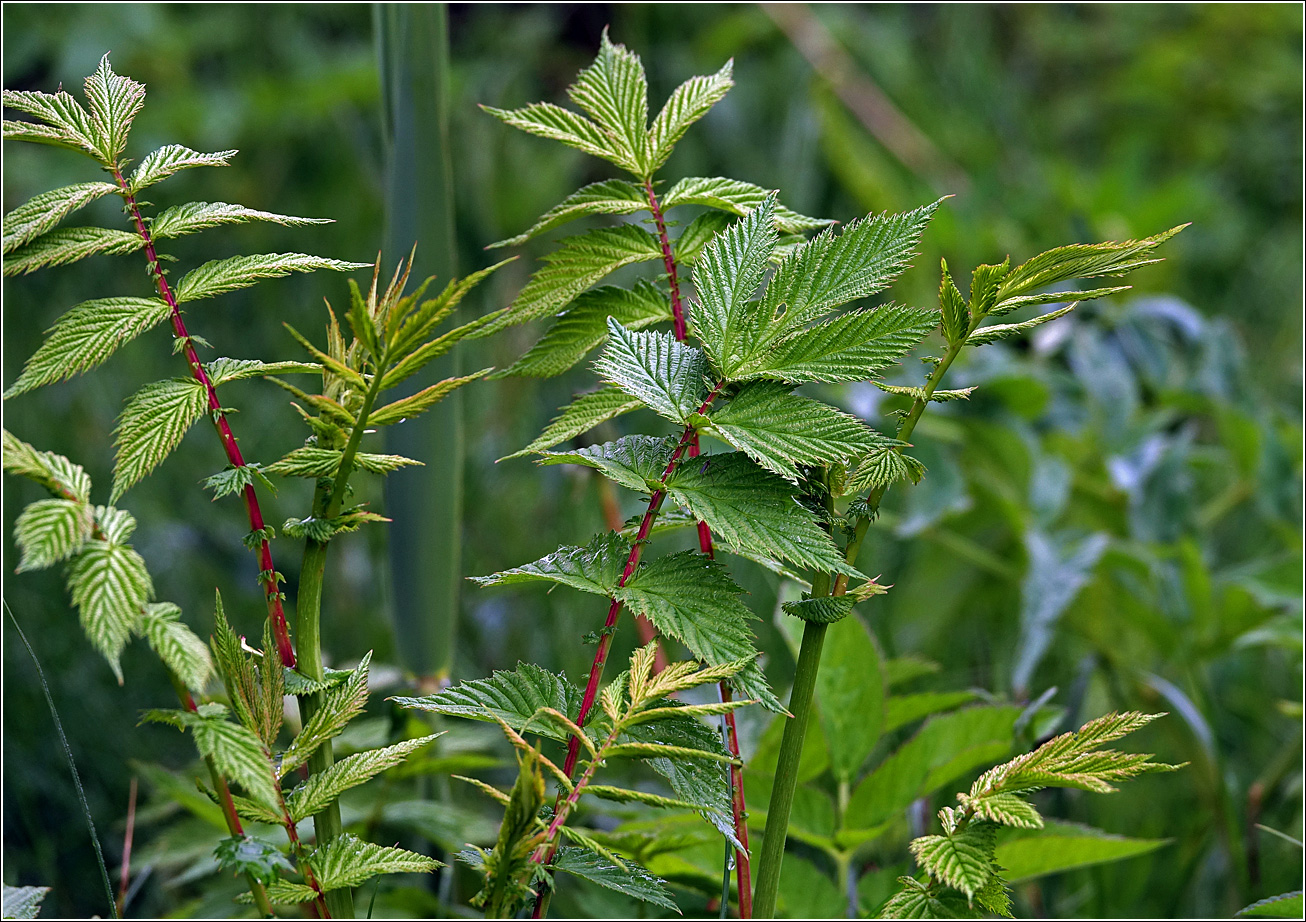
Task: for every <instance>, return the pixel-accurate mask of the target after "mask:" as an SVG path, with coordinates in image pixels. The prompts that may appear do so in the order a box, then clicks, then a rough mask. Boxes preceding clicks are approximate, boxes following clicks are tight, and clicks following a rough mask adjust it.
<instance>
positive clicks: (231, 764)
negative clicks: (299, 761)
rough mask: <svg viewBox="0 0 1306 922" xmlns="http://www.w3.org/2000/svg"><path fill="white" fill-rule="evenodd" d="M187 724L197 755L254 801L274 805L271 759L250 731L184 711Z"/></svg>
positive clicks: (227, 722) (218, 718)
mask: <svg viewBox="0 0 1306 922" xmlns="http://www.w3.org/2000/svg"><path fill="white" fill-rule="evenodd" d="M183 713H185V712H183ZM186 724H187V725H188V726H189V727H190V729H191V733H192V735H193V736H194V737H195V747H196V748H197V749H199V751H200V755H202V756H204V757H205V758H211V759H212V760H213V762H214V764H215V765H217V767H218V771H220V772H221V773H222V774H224V775H226V776H227V777H228V778H229V779H230V780H232V781H234V782H236V783H237V784H239V785H240V786H241V787H243V788H244V789H245V793H246V794H248V795H249V796H250V797H251V798H252V799H253V800H254V801H255V802H256V803H258V804H260V805H262V806H266V807H275V806H276V803H277V791H276V787H275V786H274V785H273V781H272V779H273V774H272V763H271V761H269V759H268V753H267V751H266V750H265V749H264V748H263V743H262V741H261V740H260V739H259V738H258V737H257V736H255V735H254V733H253V731H251V730H248V729H246V728H245V727H242V726H240V725H239V724H234V723H232V722H231V721H229V720H225V719H223V718H221V717H212V718H204V717H200V716H199V715H195V714H189V713H186Z"/></svg>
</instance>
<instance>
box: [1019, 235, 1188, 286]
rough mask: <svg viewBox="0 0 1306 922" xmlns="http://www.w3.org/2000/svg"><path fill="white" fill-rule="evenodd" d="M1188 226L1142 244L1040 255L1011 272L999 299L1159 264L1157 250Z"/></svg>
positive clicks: (1082, 246)
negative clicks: (1155, 263) (1068, 281)
mask: <svg viewBox="0 0 1306 922" xmlns="http://www.w3.org/2000/svg"><path fill="white" fill-rule="evenodd" d="M1187 226H1188V225H1186V224H1183V225H1180V226H1179V227H1172V228H1171V229H1170V230H1168V231H1163V232H1162V233H1159V234H1156V235H1154V236H1152V237H1144V238H1143V239H1142V240H1126V241H1124V242H1123V243H1113V242H1109V241H1108V242H1106V243H1078V244H1072V245H1071V246H1064V247H1058V248H1056V249H1055V250H1048V251H1047V252H1046V253H1040V254H1039V255H1038V256H1035V257H1034V258H1033V259H1030V260H1028V261H1027V262H1025V263H1022V264H1021V265H1019V266H1017V267H1016V268H1015V269H1012V270H1011V272H1010V273H1009V274H1008V275H1007V276H1006V277H1005V278H1004V279H1003V280H1002V284H1001V285H999V286H998V290H997V294H996V299H997V300H998V301H999V302H1002V301H1006V300H1007V299H1008V298H1013V297H1017V296H1019V295H1025V294H1029V293H1030V292H1032V291H1035V290H1036V289H1039V288H1046V287H1047V286H1048V285H1055V284H1056V283H1057V282H1064V281H1067V280H1069V279H1089V278H1097V277H1099V276H1103V275H1124V274H1126V273H1128V272H1131V271H1132V270H1134V269H1137V268H1138V267H1140V266H1146V265H1150V264H1151V263H1154V262H1158V261H1159V258H1158V257H1155V256H1154V255H1153V254H1154V253H1155V251H1156V248H1157V247H1158V246H1160V245H1161V244H1163V243H1165V242H1166V241H1167V240H1169V239H1170V238H1171V237H1173V236H1174V235H1175V234H1177V233H1179V232H1180V231H1181V230H1183V229H1184V228H1185V227H1187Z"/></svg>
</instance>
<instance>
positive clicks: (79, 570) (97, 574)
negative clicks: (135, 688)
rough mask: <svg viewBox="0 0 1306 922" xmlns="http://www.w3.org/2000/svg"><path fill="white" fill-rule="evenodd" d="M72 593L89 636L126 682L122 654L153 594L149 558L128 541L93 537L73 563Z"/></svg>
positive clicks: (69, 584) (69, 589)
mask: <svg viewBox="0 0 1306 922" xmlns="http://www.w3.org/2000/svg"><path fill="white" fill-rule="evenodd" d="M67 573H68V592H69V594H70V595H71V596H72V601H73V605H75V606H76V607H77V612H78V616H79V617H80V619H81V622H82V628H83V630H85V632H86V636H87V638H89V639H90V641H91V643H92V644H93V645H94V646H95V648H96V649H97V650H99V651H100V652H101V653H102V654H103V655H104V658H105V659H107V660H108V661H109V666H110V667H111V668H112V669H113V673H114V675H115V676H117V678H118V682H119V684H121V683H122V670H121V668H120V667H119V665H118V657H119V656H120V655H121V653H122V649H123V647H125V646H126V645H127V641H128V640H129V639H130V637H131V634H132V631H133V630H134V629H135V628H136V625H137V624H138V623H140V618H141V608H142V607H143V606H144V605H145V603H146V602H147V601H149V599H150V597H151V596H152V595H154V584H153V583H152V582H151V580H150V574H149V572H148V571H146V569H145V561H143V560H142V559H141V556H140V555H139V554H137V553H136V552H135V551H134V550H132V549H131V548H130V547H128V546H126V545H121V544H111V543H109V542H107V541H99V540H96V539H92V540H90V541H87V542H86V544H85V545H84V546H83V549H82V551H81V552H80V553H79V554H78V555H77V556H76V557H74V558H73V561H72V563H71V564H70V565H69V566H68V571H67Z"/></svg>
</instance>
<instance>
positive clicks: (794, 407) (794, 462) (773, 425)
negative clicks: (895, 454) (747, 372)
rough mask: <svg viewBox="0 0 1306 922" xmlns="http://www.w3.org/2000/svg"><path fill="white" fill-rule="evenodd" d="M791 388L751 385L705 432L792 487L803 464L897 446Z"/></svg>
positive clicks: (762, 383) (769, 383)
mask: <svg viewBox="0 0 1306 922" xmlns="http://www.w3.org/2000/svg"><path fill="white" fill-rule="evenodd" d="M790 389H791V386H790V385H787V384H775V383H771V382H765V381H764V382H757V383H755V384H747V385H745V386H744V387H743V388H741V389H740V390H739V392H738V393H737V394H736V395H735V396H734V397H733V398H732V399H731V400H730V402H729V403H728V404H726V406H725V407H723V408H722V409H720V410H718V411H716V412H715V413H713V414H712V416H711V426H710V427H709V428H708V429H707V430H706V431H707V432H710V433H711V434H713V435H716V436H718V437H719V438H721V439H722V440H724V441H725V442H728V443H729V444H730V445H731V446H733V447H734V448H737V449H739V450H740V451H743V452H745V453H746V454H747V455H748V456H749V457H750V458H752V459H753V460H754V461H756V462H757V463H758V464H760V465H762V467H764V468H766V469H767V470H769V471H773V472H775V473H777V474H779V475H780V476H781V477H784V478H786V479H787V480H790V481H793V482H794V483H797V482H798V478H799V476H800V475H799V471H798V465H800V464H802V465H820V464H831V463H833V462H836V461H849V460H851V459H853V458H856V457H859V456H860V455H863V454H865V453H866V452H868V451H870V450H871V449H872V448H875V447H883V448H887V447H889V446H891V445H893V444H895V442H894V440H892V439H887V438H885V437H884V436H882V435H880V434H879V433H878V432H876V431H875V430H873V429H871V428H870V427H869V426H867V425H866V424H865V423H863V422H862V421H861V420H859V419H857V418H856V417H855V416H850V415H849V414H847V413H843V412H841V411H839V410H836V409H835V408H834V407H832V406H830V405H829V404H825V403H822V402H820V401H819V400H812V399H811V398H809V397H799V396H798V395H797V394H791V393H789V391H790Z"/></svg>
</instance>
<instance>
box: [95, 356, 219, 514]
mask: <svg viewBox="0 0 1306 922" xmlns="http://www.w3.org/2000/svg"><path fill="white" fill-rule="evenodd" d="M207 409H208V392H207V391H206V390H205V388H204V385H202V384H200V383H199V382H198V381H196V380H195V379H194V378H170V379H168V380H166V381H155V382H153V383H151V384H147V385H145V386H144V387H142V388H141V389H140V390H139V391H137V392H136V393H135V394H134V395H132V397H131V399H130V400H128V402H127V406H126V407H125V408H124V409H123V411H122V415H121V416H119V417H118V426H117V428H116V429H115V430H114V448H115V455H116V457H115V459H114V471H113V494H112V498H111V502H117V500H118V497H120V496H122V494H123V493H125V492H126V491H127V489H128V488H129V487H131V486H132V485H133V484H135V483H136V482H137V481H139V480H141V479H142V478H143V477H145V475H146V474H148V473H149V472H150V471H152V470H154V468H156V467H157V466H158V465H159V464H160V463H161V462H162V461H163V459H164V458H166V457H167V456H168V455H169V454H171V452H172V450H173V449H174V448H176V447H177V445H178V444H180V443H181V438H182V436H184V435H185V434H186V430H187V429H189V428H190V427H191V425H192V424H193V423H194V422H195V421H196V420H197V419H199V418H200V417H201V416H203V415H204V412H205V410H207Z"/></svg>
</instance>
